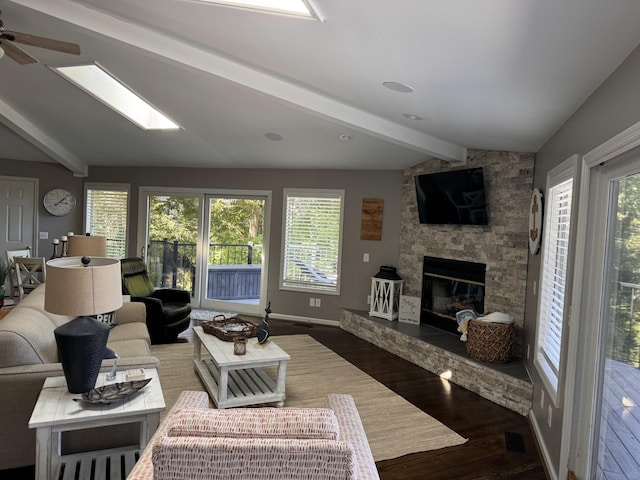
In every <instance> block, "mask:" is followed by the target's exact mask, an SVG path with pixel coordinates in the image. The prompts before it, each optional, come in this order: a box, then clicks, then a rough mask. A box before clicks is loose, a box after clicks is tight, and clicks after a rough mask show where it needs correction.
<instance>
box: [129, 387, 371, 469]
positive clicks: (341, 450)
mask: <svg viewBox="0 0 640 480" xmlns="http://www.w3.org/2000/svg"><path fill="white" fill-rule="evenodd" d="M208 401H209V400H208V397H207V395H206V393H204V392H183V393H182V394H181V396H180V398H179V399H178V401H177V402H176V404H175V405H174V406H173V407H172V409H171V411H170V412H169V413H168V414H167V416H166V417H165V419H164V420H163V422H162V423H161V424H160V427H159V428H158V431H157V432H156V434H155V435H154V437H153V438H152V440H151V442H150V443H149V445H148V446H147V448H146V449H145V450H144V452H143V453H142V455H141V457H140V460H139V461H138V463H137V464H136V466H135V467H134V469H133V470H132V472H131V473H130V475H129V477H128V478H129V479H132V480H141V479H145V480H148V479H154V480H165V479H172V480H179V479H185V480H186V479H198V478H202V479H205V478H206V479H220V480H222V479H224V480H234V479H242V478H277V479H301V480H302V479H305V480H306V479H309V478H313V479H314V480H316V479H320V480H322V479H327V480H328V479H344V480H346V479H353V480H374V479H379V476H378V472H377V469H376V466H375V462H374V460H373V456H372V454H371V450H370V448H369V443H368V441H367V438H366V434H365V432H364V429H363V427H362V422H361V420H360V416H359V415H358V411H357V408H356V406H355V403H354V401H353V398H352V397H351V396H350V395H329V396H328V397H327V399H326V408H237V409H225V410H216V409H209V408H207V407H208Z"/></svg>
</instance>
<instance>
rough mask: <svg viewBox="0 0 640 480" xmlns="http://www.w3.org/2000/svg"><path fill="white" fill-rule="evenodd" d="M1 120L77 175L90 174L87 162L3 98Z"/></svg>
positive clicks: (0, 104) (84, 175)
mask: <svg viewBox="0 0 640 480" xmlns="http://www.w3.org/2000/svg"><path fill="white" fill-rule="evenodd" d="M0 122H2V124H3V125H4V126H6V127H7V128H9V129H10V130H12V131H13V132H15V133H16V134H17V135H19V136H20V137H22V138H24V139H25V140H26V141H27V142H29V143H30V144H31V145H33V146H34V147H36V148H37V149H39V150H41V151H42V152H44V153H45V154H47V155H49V156H50V157H51V158H52V159H54V160H55V161H57V162H58V163H60V164H61V165H63V166H64V167H65V168H68V169H69V170H71V172H73V174H74V175H75V176H76V177H86V176H87V175H88V174H89V168H88V167H87V165H86V164H84V163H83V162H82V161H81V160H80V159H79V158H77V157H76V156H75V155H74V154H73V153H71V152H70V151H68V150H67V149H66V148H64V147H63V146H62V145H60V144H59V143H58V142H56V141H55V140H54V139H53V138H51V137H50V136H49V135H47V134H46V133H45V132H43V131H42V130H41V129H40V128H39V127H38V126H37V125H34V124H33V122H31V121H30V120H29V119H27V118H25V117H24V115H22V114H21V113H19V112H18V111H16V110H15V109H14V108H13V107H12V106H10V105H9V104H7V103H6V102H5V101H4V100H3V99H2V98H0Z"/></svg>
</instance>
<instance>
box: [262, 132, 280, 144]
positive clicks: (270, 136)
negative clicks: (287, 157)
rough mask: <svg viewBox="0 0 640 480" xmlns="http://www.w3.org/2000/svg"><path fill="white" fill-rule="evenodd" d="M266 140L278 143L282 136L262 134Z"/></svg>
mask: <svg viewBox="0 0 640 480" xmlns="http://www.w3.org/2000/svg"><path fill="white" fill-rule="evenodd" d="M264 136H265V138H266V139H267V140H272V141H274V142H280V141H281V140H282V135H280V134H279V133H273V132H268V133H265V134H264Z"/></svg>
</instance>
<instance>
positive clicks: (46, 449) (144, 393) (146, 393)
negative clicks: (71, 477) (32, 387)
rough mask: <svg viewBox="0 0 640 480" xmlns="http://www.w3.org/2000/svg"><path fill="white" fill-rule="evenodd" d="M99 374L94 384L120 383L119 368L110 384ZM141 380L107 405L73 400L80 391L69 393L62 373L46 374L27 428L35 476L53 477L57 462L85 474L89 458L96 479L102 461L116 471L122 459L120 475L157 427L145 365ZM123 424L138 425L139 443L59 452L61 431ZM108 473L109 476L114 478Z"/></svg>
mask: <svg viewBox="0 0 640 480" xmlns="http://www.w3.org/2000/svg"><path fill="white" fill-rule="evenodd" d="M105 376H106V373H101V374H100V375H99V376H98V380H97V382H96V387H99V386H102V385H106V384H109V383H116V382H124V381H125V372H118V374H117V377H116V379H115V380H114V381H111V382H107V381H106V380H105ZM145 378H152V380H151V382H149V384H148V385H147V386H145V387H144V388H143V389H142V390H140V391H139V392H137V393H135V394H133V395H131V396H129V397H126V398H124V399H122V400H118V401H117V402H114V403H111V404H109V405H105V404H91V403H87V402H75V401H74V400H73V399H74V398H80V395H79V394H74V393H69V391H68V390H67V384H66V381H65V379H64V377H49V378H47V379H46V380H45V382H44V385H43V386H42V390H41V391H40V395H39V397H38V400H37V402H36V406H35V408H34V409H33V413H32V414H31V418H30V419H29V428H35V429H36V479H37V480H53V479H58V478H59V476H60V470H61V468H63V466H65V465H73V468H74V469H75V468H76V466H77V465H78V464H79V465H80V477H79V478H90V473H91V468H92V463H93V461H94V460H95V472H96V478H104V477H105V473H104V472H105V471H106V465H107V462H108V461H109V462H111V463H113V464H114V465H117V468H118V470H119V469H120V464H121V459H122V458H124V461H125V474H124V477H126V475H127V474H128V473H129V471H130V470H131V468H132V467H133V465H134V463H135V461H136V458H135V454H136V453H137V452H139V451H142V450H143V449H144V448H145V447H146V445H147V441H148V440H149V438H151V435H153V433H154V432H155V431H156V429H157V428H158V424H159V423H160V412H161V411H163V410H164V409H165V403H164V397H163V396H162V387H161V385H160V377H159V375H158V371H157V370H156V369H146V370H145ZM125 423H140V441H139V445H135V446H128V447H122V448H117V449H110V450H102V451H95V452H85V453H80V454H71V455H62V454H61V447H60V440H61V436H62V432H68V431H71V430H83V429H87V428H95V427H104V426H107V425H121V424H125ZM109 459H110V460H109ZM112 470H113V469H112ZM113 473H114V472H113V471H112V472H111V474H112V475H111V478H114V475H113ZM65 478H67V477H66V475H65ZM117 478H120V477H119V476H118V477H117Z"/></svg>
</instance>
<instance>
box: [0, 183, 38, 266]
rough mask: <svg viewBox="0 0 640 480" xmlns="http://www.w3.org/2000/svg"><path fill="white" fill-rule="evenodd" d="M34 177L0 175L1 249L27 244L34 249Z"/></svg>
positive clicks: (12, 248) (36, 189) (19, 247)
mask: <svg viewBox="0 0 640 480" xmlns="http://www.w3.org/2000/svg"><path fill="white" fill-rule="evenodd" d="M37 192H38V180H37V179H35V178H20V177H0V211H1V212H2V214H3V216H2V222H1V224H0V249H1V251H2V255H3V258H4V252H5V251H6V250H20V249H23V248H25V247H27V246H31V247H32V249H33V250H32V251H33V254H35V253H36V251H35V248H36V246H37V244H36V242H35V235H36V208H35V206H36V195H37Z"/></svg>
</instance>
